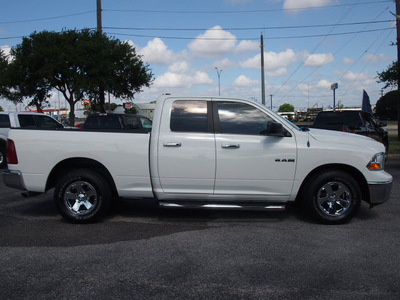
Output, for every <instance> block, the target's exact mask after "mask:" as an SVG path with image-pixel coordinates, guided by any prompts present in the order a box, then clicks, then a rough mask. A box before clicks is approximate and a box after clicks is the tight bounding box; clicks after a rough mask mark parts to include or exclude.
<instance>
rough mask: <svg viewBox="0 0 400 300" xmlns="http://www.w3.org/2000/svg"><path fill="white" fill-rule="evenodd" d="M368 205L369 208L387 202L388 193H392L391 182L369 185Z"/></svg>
mask: <svg viewBox="0 0 400 300" xmlns="http://www.w3.org/2000/svg"><path fill="white" fill-rule="evenodd" d="M368 187H369V196H370V199H369V204H370V206H371V207H373V206H375V205H378V204H382V203H384V202H386V201H387V200H389V198H390V192H391V191H392V181H388V182H383V183H382V182H380V183H369V184H368Z"/></svg>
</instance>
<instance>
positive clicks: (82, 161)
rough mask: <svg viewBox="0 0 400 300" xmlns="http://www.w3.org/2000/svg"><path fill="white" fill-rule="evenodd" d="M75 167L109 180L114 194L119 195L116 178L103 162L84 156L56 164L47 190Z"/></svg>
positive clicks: (47, 183) (48, 180) (48, 179)
mask: <svg viewBox="0 0 400 300" xmlns="http://www.w3.org/2000/svg"><path fill="white" fill-rule="evenodd" d="M74 169H88V170H91V171H93V172H96V173H97V174H99V175H100V176H102V177H104V178H105V179H106V180H107V182H108V183H109V184H110V187H111V189H112V192H113V194H115V195H118V192H117V188H116V185H115V182H114V179H113V177H112V176H111V173H110V172H109V171H108V169H107V168H106V167H105V166H104V165H103V164H102V163H100V162H98V161H96V160H94V159H90V158H83V157H75V158H68V159H65V160H63V161H60V162H59V163H58V164H57V165H55V166H54V168H53V169H52V170H51V172H50V174H49V177H48V178H47V182H46V192H47V191H48V190H50V189H51V188H53V187H55V186H56V184H57V182H58V181H59V180H60V178H61V177H62V176H63V175H64V174H65V173H66V172H69V171H71V170H74Z"/></svg>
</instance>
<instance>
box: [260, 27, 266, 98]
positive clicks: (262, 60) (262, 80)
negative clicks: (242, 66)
mask: <svg viewBox="0 0 400 300" xmlns="http://www.w3.org/2000/svg"><path fill="white" fill-rule="evenodd" d="M261 103H262V104H263V105H265V78H264V37H263V35H262V33H261Z"/></svg>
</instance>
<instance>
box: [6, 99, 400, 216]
mask: <svg viewBox="0 0 400 300" xmlns="http://www.w3.org/2000/svg"><path fill="white" fill-rule="evenodd" d="M384 152H385V147H384V146H383V144H381V143H379V142H377V141H375V140H372V139H370V138H367V137H364V136H358V135H354V134H350V133H342V132H336V131H327V130H318V129H311V130H309V131H303V130H301V129H300V128H298V127H296V126H294V125H293V124H292V123H290V122H288V121H286V120H284V119H283V118H281V117H280V116H278V115H277V114H275V113H273V112H271V111H270V110H268V109H267V108H266V107H264V106H262V105H260V104H258V103H255V102H252V101H246V100H241V99H231V98H212V97H172V96H166V97H163V98H162V99H159V100H158V101H157V105H156V109H155V115H154V120H153V127H152V129H151V132H145V131H143V130H142V131H139V132H135V131H134V130H133V131H129V130H128V131H121V130H119V131H110V130H109V131H107V132H104V131H103V132H99V131H93V130H65V129H64V130H61V131H51V130H50V131H49V130H47V131H41V130H24V129H11V130H10V132H9V139H8V168H9V169H8V170H6V171H4V172H3V178H4V182H5V184H6V185H7V186H9V187H13V188H17V189H21V190H25V191H28V192H29V193H30V194H32V193H43V192H46V191H48V190H50V189H52V188H54V187H55V190H54V199H55V202H56V205H57V207H58V209H59V211H60V213H61V215H62V216H63V217H64V218H66V219H67V220H69V221H71V222H77V223H87V222H93V221H95V220H98V219H99V218H101V217H102V216H104V215H105V214H106V212H107V210H108V208H109V206H110V203H111V202H112V200H113V199H115V198H116V197H126V198H132V199H135V198H154V197H156V198H157V199H158V202H159V205H161V206H163V207H191V208H193V207H198V208H255V209H258V208H268V207H276V206H278V207H281V206H285V205H286V204H288V203H293V202H295V201H298V202H299V203H301V204H302V205H304V206H305V207H306V208H307V209H308V211H309V212H310V215H311V216H314V217H315V218H316V220H318V221H320V222H323V223H329V224H338V223H344V222H346V221H348V220H350V219H351V218H352V217H353V216H354V214H355V213H356V211H357V209H358V208H359V206H360V201H361V200H365V201H366V202H368V203H369V204H370V205H371V206H374V205H377V204H381V203H383V202H385V201H386V200H388V199H389V196H390V191H391V186H392V176H391V175H390V174H388V173H387V172H385V171H384V163H385V153H384Z"/></svg>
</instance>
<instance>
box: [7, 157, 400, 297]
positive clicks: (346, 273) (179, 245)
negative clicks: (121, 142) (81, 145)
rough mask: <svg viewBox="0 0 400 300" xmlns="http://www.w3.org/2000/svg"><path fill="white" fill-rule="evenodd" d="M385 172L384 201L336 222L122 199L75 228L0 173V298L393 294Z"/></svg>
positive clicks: (399, 176)
mask: <svg viewBox="0 0 400 300" xmlns="http://www.w3.org/2000/svg"><path fill="white" fill-rule="evenodd" d="M386 169H387V171H389V172H390V173H391V174H392V175H393V176H394V185H393V190H392V196H391V199H390V200H389V202H387V203H385V204H383V205H381V206H377V207H375V208H373V209H369V207H368V206H367V204H365V203H363V204H362V206H361V210H360V212H359V214H358V215H357V216H356V218H355V219H354V220H352V221H351V222H350V223H348V224H345V225H340V226H324V225H319V224H315V223H313V222H311V221H310V220H309V219H307V218H306V217H305V216H303V215H302V214H301V213H299V212H297V211H296V210H295V209H294V208H289V209H288V210H287V211H283V212H260V211H257V212H254V211H253V212H252V211H240V212H239V211H196V210H163V209H158V208H157V207H156V202H155V201H139V202H133V201H128V200H124V201H118V202H117V203H116V204H115V205H114V207H113V209H112V212H111V214H110V216H109V217H108V218H107V219H105V220H104V221H102V222H99V223H96V224H90V225H74V224H69V223H66V222H64V221H63V220H62V219H61V217H60V216H59V215H58V214H57V211H56V209H55V206H54V205H53V202H52V195H51V193H49V194H46V195H42V196H39V197H36V198H29V199H25V198H22V197H21V196H20V194H19V192H18V191H16V190H13V189H9V188H6V187H5V186H4V184H3V183H2V178H1V176H0V191H1V193H0V266H1V268H0V291H1V292H0V298H1V299H94V298H96V299H111V298H113V299H399V298H400V272H399V269H400V233H399V232H400V217H399V216H400V183H399V182H400V158H389V160H388V164H387V168H386Z"/></svg>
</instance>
